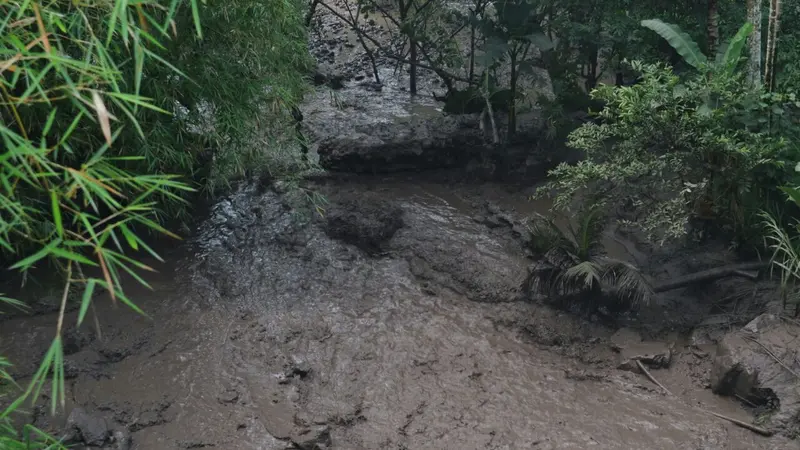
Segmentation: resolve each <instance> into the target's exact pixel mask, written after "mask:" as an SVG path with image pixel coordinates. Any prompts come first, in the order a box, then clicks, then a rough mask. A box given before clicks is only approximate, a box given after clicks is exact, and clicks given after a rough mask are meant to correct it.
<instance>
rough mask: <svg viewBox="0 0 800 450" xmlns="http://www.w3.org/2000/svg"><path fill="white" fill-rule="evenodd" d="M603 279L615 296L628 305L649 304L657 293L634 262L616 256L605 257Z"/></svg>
mask: <svg viewBox="0 0 800 450" xmlns="http://www.w3.org/2000/svg"><path fill="white" fill-rule="evenodd" d="M603 266H604V272H603V280H604V282H605V284H606V286H608V287H609V288H610V289H612V290H613V291H614V296H615V297H617V298H618V299H619V300H620V301H623V302H626V303H627V306H628V307H633V308H635V307H638V306H639V305H648V304H650V302H651V301H652V299H653V296H654V295H655V294H654V292H653V288H652V286H651V285H650V282H649V281H648V279H647V278H646V277H645V276H644V274H643V273H642V271H641V270H639V269H638V268H637V267H636V266H634V265H633V264H630V263H627V262H625V261H621V260H618V259H614V258H603Z"/></svg>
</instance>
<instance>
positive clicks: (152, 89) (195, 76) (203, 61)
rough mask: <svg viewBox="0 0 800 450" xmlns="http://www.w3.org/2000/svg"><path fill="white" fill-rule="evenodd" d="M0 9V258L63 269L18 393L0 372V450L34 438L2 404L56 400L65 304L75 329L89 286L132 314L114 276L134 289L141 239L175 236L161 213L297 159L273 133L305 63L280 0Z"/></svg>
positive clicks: (298, 33)
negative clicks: (35, 357) (45, 336)
mask: <svg viewBox="0 0 800 450" xmlns="http://www.w3.org/2000/svg"><path fill="white" fill-rule="evenodd" d="M0 15H1V16H2V21H0V77H1V78H0V82H1V83H0V102H1V103H2V108H0V116H2V119H3V121H2V123H0V140H1V141H2V145H3V153H2V158H0V259H1V260H3V261H6V262H7V265H8V268H10V269H12V270H16V271H21V272H23V273H25V274H27V273H28V272H29V271H32V270H34V269H44V268H54V269H56V271H57V272H58V273H61V274H63V278H64V285H63V295H62V299H61V304H60V310H59V311H60V312H59V315H58V320H57V323H56V324H54V325H55V333H54V339H53V342H52V345H51V347H50V348H49V349H48V350H47V351H46V353H45V355H44V359H43V362H42V365H41V367H40V368H39V370H38V371H37V372H36V373H35V374H34V376H33V378H32V380H30V382H29V384H28V385H27V387H23V388H22V390H21V394H19V393H18V392H17V391H15V390H14V387H15V385H14V384H13V382H11V380H10V378H9V377H8V376H7V373H6V372H5V371H2V372H0V378H1V379H0V389H2V392H0V395H2V400H3V402H4V405H6V407H5V409H3V410H0V446H2V448H34V447H36V446H37V445H39V444H36V445H34V444H33V443H26V442H24V441H25V439H28V438H35V439H34V440H36V441H39V440H40V439H38V438H36V436H39V435H40V433H39V432H38V431H37V430H35V429H32V428H31V427H26V429H25V430H24V433H22V434H18V432H17V430H15V429H14V427H13V426H11V419H12V417H13V416H12V414H13V412H14V411H15V410H16V409H17V408H18V407H20V406H22V405H23V404H24V402H26V401H28V400H35V399H36V398H37V397H38V396H39V393H40V392H41V390H42V389H44V388H46V387H49V389H50V390H51V393H50V396H49V397H50V399H51V400H52V404H51V406H52V408H53V409H55V408H56V407H57V406H58V405H59V404H63V401H64V372H63V351H62V339H61V337H62V333H63V330H64V329H65V327H66V326H67V325H66V324H65V323H64V320H65V317H64V316H65V311H66V306H67V302H68V301H73V300H75V299H77V300H78V301H79V304H80V307H79V312H78V325H80V324H81V323H82V322H83V321H84V320H85V318H86V316H87V313H88V311H89V306H90V303H91V302H92V300H93V298H94V297H95V294H99V293H107V294H108V296H109V297H110V299H111V300H112V301H119V302H122V303H125V304H127V305H128V306H130V307H132V308H133V309H135V310H137V311H138V308H137V307H136V305H135V304H134V302H133V301H131V300H129V299H128V298H127V297H126V296H125V293H124V292H123V291H122V289H121V286H122V282H121V281H122V278H123V276H127V277H130V278H132V279H134V280H136V281H138V282H140V283H142V284H144V285H145V286H147V283H146V281H145V280H144V279H143V278H141V276H140V275H139V273H140V272H141V271H143V270H144V271H148V270H152V269H151V268H149V267H148V266H146V265H144V264H143V263H142V262H140V261H141V256H142V255H144V256H149V257H155V258H159V257H158V255H157V254H156V253H155V252H154V251H153V250H152V249H151V248H150V247H149V246H148V244H147V242H146V240H145V238H146V236H147V235H152V234H161V235H167V236H171V237H177V236H175V235H174V234H173V233H171V232H169V231H167V229H166V228H165V226H164V224H165V223H174V220H173V219H182V218H185V217H187V216H186V213H187V212H188V208H187V207H188V206H189V205H190V204H191V202H192V201H193V200H194V199H195V197H196V195H197V194H196V193H197V192H198V191H207V192H215V191H218V190H219V188H220V187H225V186H227V184H228V183H229V182H230V181H233V180H235V179H236V178H238V177H241V176H244V175H248V174H252V173H255V172H256V171H263V170H273V171H275V170H278V171H281V172H282V173H288V172H289V171H290V170H296V169H298V168H299V167H297V166H298V163H299V161H300V159H299V155H297V154H293V153H292V151H291V149H292V148H294V147H292V146H289V145H288V144H291V142H290V141H291V140H292V139H294V134H293V133H287V132H286V131H287V130H288V129H289V128H288V127H289V125H290V124H289V123H288V122H289V120H290V119H288V118H289V117H291V116H290V113H289V110H290V108H291V107H292V106H293V105H294V104H296V103H297V102H298V101H299V100H300V98H301V96H302V94H303V92H304V90H305V89H306V83H305V81H304V75H305V73H306V72H307V71H308V69H309V67H310V61H309V55H308V52H307V50H306V30H305V28H304V26H303V23H302V8H301V5H300V4H299V3H297V2H294V1H292V0H253V1H226V2H216V1H208V2H206V4H204V5H202V4H200V3H199V2H197V1H196V0H162V1H159V0H145V1H139V2H127V1H122V0H119V1H114V2H101V3H89V4H77V3H72V4H69V3H65V2H49V3H39V2H35V1H34V2H5V3H2V4H0ZM267 23H268V24H269V25H268V26H265V24H267ZM287 148H288V149H289V150H287ZM295 153H297V152H295ZM90 274H95V275H90ZM23 279H24V277H23ZM76 297H77V298H76ZM0 300H2V303H4V304H5V305H6V306H11V307H15V308H23V309H24V308H25V305H24V304H22V303H20V302H18V301H15V300H11V299H8V298H5V297H3V298H2V299H0ZM6 365H7V362H6V361H5V360H4V359H0V368H2V369H5V368H6ZM13 399H16V400H14V401H11V400H13ZM44 439H45V440H46V439H47V438H46V437H45V438H44ZM48 445H49V444H47V443H44V444H41V446H40V447H41V448H45V447H47V446H48ZM36 448H39V447H36Z"/></svg>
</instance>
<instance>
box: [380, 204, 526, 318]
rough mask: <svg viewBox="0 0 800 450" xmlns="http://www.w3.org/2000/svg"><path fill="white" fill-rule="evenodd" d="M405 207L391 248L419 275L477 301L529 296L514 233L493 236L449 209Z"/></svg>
mask: <svg viewBox="0 0 800 450" xmlns="http://www.w3.org/2000/svg"><path fill="white" fill-rule="evenodd" d="M403 208H404V213H403V222H404V224H405V226H404V227H403V228H402V229H401V230H399V231H398V232H397V234H396V235H395V237H394V238H393V239H392V240H391V241H390V248H391V249H392V250H394V251H396V252H397V253H399V254H401V255H403V256H405V257H406V259H407V260H408V261H409V265H410V269H411V272H412V273H413V274H414V275H415V276H416V277H418V278H419V279H421V280H423V281H426V282H431V284H437V285H441V286H444V287H446V288H449V289H452V290H454V291H455V292H458V293H460V294H463V295H466V296H467V297H469V298H470V299H471V300H475V301H483V302H510V301H517V300H521V299H523V298H524V297H525V290H524V288H523V287H524V284H525V280H526V279H527V277H528V268H527V266H528V261H527V259H526V257H525V252H524V249H523V248H522V247H521V246H520V245H519V242H517V241H516V240H514V239H513V237H512V236H511V235H508V236H493V235H490V234H489V233H486V229H485V228H484V226H482V225H480V224H477V223H475V222H474V221H473V220H472V219H471V218H470V217H469V216H467V215H464V214H461V213H460V212H458V211H456V210H453V209H449V208H437V207H429V206H427V205H423V204H416V203H409V204H405V205H404V207H403Z"/></svg>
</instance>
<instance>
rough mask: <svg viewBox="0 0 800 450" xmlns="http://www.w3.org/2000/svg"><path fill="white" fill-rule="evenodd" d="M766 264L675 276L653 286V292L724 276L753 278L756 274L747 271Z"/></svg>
mask: <svg viewBox="0 0 800 450" xmlns="http://www.w3.org/2000/svg"><path fill="white" fill-rule="evenodd" d="M768 266H769V263H764V262H755V263H744V264H734V265H731V266H724V267H717V268H714V269H709V270H704V271H702V272H697V273H693V274H689V275H686V276H683V277H678V278H675V279H674V280H671V281H667V282H664V283H661V284H657V285H655V286H653V292H655V293H659V292H667V291H672V290H674V289H680V288H684V287H687V286H689V285H692V284H695V283H700V282H706V281H714V280H718V279H720V278H726V277H744V278H750V279H754V278H757V275H755V276H754V275H753V274H751V273H748V271H751V270H755V271H758V270H761V269H764V268H766V267H768Z"/></svg>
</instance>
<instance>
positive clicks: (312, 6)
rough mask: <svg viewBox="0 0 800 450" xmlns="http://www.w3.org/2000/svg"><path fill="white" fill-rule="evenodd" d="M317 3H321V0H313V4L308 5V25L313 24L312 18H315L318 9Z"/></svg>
mask: <svg viewBox="0 0 800 450" xmlns="http://www.w3.org/2000/svg"><path fill="white" fill-rule="evenodd" d="M317 5H319V0H312V2H311V4H310V5H309V6H308V12H307V13H306V27H310V26H311V20H313V19H314V13H315V12H316V11H317Z"/></svg>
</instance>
